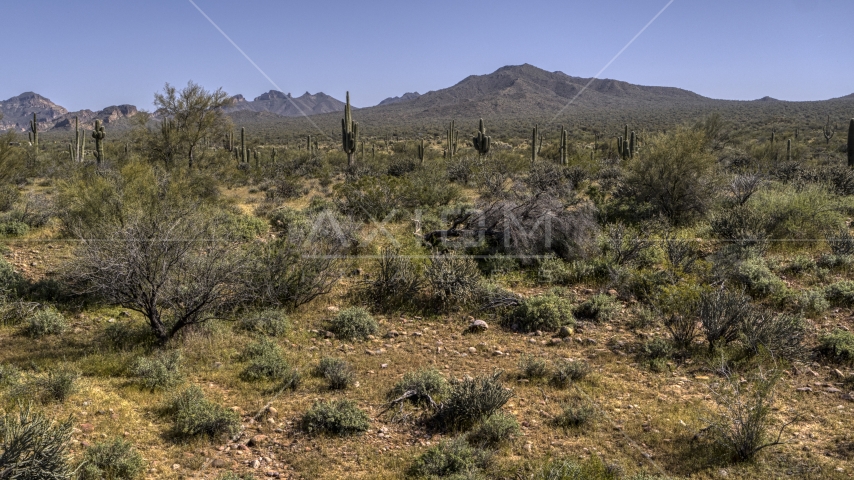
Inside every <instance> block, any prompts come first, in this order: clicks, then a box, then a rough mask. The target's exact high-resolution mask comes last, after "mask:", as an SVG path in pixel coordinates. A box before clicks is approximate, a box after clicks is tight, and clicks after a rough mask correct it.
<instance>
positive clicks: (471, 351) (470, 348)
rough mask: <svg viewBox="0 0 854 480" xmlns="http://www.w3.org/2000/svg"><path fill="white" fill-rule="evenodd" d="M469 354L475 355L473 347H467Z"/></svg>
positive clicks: (475, 350) (475, 351)
mask: <svg viewBox="0 0 854 480" xmlns="http://www.w3.org/2000/svg"><path fill="white" fill-rule="evenodd" d="M469 353H471V354H475V353H477V349H476V348H474V347H469Z"/></svg>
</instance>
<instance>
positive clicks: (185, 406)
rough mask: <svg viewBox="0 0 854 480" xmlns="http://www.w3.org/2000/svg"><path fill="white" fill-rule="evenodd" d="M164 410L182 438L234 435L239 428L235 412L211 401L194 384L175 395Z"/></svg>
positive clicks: (174, 432)
mask: <svg viewBox="0 0 854 480" xmlns="http://www.w3.org/2000/svg"><path fill="white" fill-rule="evenodd" d="M163 411H164V413H166V414H168V415H171V417H172V420H173V422H174V426H173V432H172V433H173V434H174V435H175V436H177V437H181V438H189V437H198V436H208V437H216V436H219V435H223V434H228V435H234V434H236V433H237V432H238V430H239V429H240V417H239V416H238V415H237V413H236V412H234V411H232V410H230V409H227V408H225V407H223V406H222V405H219V404H217V403H214V402H212V401H210V400H208V399H207V398H205V395H204V393H202V390H201V389H200V388H199V387H197V386H195V385H193V386H191V387H188V388H186V389H185V390H183V391H181V392H180V393H178V394H177V395H175V396H174V397H172V398H171V399H170V400H169V401H168V402H167V404H166V406H165V408H164V409H163Z"/></svg>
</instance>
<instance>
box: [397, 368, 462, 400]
mask: <svg viewBox="0 0 854 480" xmlns="http://www.w3.org/2000/svg"><path fill="white" fill-rule="evenodd" d="M447 391H448V381H447V380H445V377H443V376H442V374H441V373H439V371H438V370H431V369H424V370H418V371H416V372H407V373H405V374H404V375H403V379H401V380H400V381H399V382H397V383H396V384H395V385H394V387H392V389H391V391H390V392H389V393H388V398H389V399H390V400H394V399H396V398H400V397H402V396H404V395H406V394H408V393H410V392H412V393H411V394H410V396H409V398H407V400H409V401H411V402H413V403H416V404H420V405H425V404H430V403H434V402H435V401H436V399H437V398H439V397H442V396H443V395H445V393H446V392H447ZM431 400H432V402H431Z"/></svg>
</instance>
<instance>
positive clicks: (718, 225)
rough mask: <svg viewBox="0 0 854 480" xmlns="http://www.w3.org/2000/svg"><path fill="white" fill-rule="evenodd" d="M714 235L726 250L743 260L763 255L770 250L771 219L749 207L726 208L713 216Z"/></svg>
mask: <svg viewBox="0 0 854 480" xmlns="http://www.w3.org/2000/svg"><path fill="white" fill-rule="evenodd" d="M709 223H710V226H711V230H712V234H713V235H714V236H715V237H717V238H718V239H719V240H721V242H723V243H724V249H725V250H726V251H731V252H733V253H735V254H737V255H739V256H741V257H742V258H747V257H750V256H753V255H762V254H763V253H765V251H766V250H767V249H768V240H769V238H770V236H771V234H770V232H769V230H770V229H771V219H770V218H769V217H768V215H767V213H764V212H758V211H756V210H755V209H754V208H752V207H751V206H748V205H739V206H735V207H732V208H725V209H724V210H723V211H721V212H718V213H716V214H714V215H712V218H711V220H710V222H709Z"/></svg>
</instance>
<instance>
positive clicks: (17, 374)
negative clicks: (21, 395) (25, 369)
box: [0, 363, 21, 387]
mask: <svg viewBox="0 0 854 480" xmlns="http://www.w3.org/2000/svg"><path fill="white" fill-rule="evenodd" d="M20 378H21V371H20V370H18V367H16V366H14V365H12V364H10V363H0V387H11V386H14V385H17V384H18V380H19V379H20Z"/></svg>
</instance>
